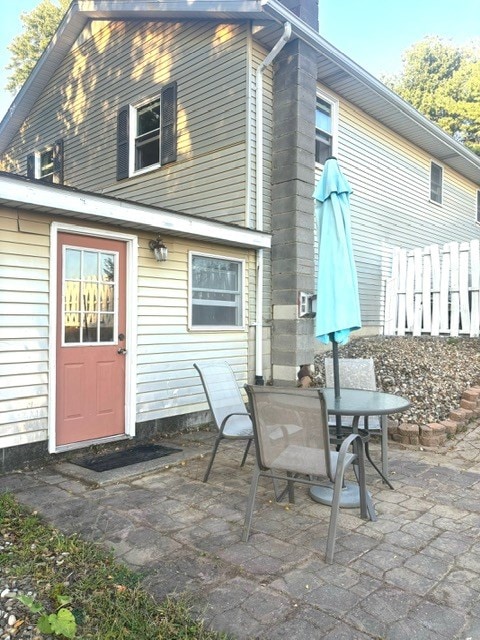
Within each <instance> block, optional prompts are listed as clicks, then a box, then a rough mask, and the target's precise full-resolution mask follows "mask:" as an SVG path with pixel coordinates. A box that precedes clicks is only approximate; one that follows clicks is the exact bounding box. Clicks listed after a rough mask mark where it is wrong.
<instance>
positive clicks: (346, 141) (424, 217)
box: [312, 101, 478, 327]
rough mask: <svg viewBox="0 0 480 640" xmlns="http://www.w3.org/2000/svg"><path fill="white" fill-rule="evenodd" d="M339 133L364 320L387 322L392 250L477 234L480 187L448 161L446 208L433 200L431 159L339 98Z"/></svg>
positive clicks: (368, 323)
mask: <svg viewBox="0 0 480 640" xmlns="http://www.w3.org/2000/svg"><path fill="white" fill-rule="evenodd" d="M338 137H339V150H338V160H339V164H340V167H341V169H342V172H343V173H344V174H345V176H346V178H347V179H348V181H349V183H350V186H351V187H352V190H353V193H352V195H351V198H350V204H351V213H352V241H353V252H354V256H355V262H356V265H357V270H358V280H359V290H360V300H361V309H362V323H363V326H364V327H368V326H371V327H379V326H381V324H382V319H383V305H384V281H385V278H387V277H389V276H390V268H391V255H392V248H393V247H394V246H401V247H404V248H407V249H411V248H414V247H419V246H420V247H421V246H424V245H427V244H443V243H445V242H450V241H461V240H469V239H472V238H475V237H477V236H478V227H477V226H476V225H475V221H474V218H473V217H472V199H473V198H474V197H475V195H474V194H475V193H476V187H475V185H473V184H472V183H470V182H469V181H467V180H466V179H464V178H462V177H461V176H459V175H458V174H456V173H455V172H454V171H453V170H452V169H450V168H449V167H444V174H443V206H442V207H439V206H438V205H436V204H435V203H432V202H430V200H429V188H430V162H431V157H430V156H429V155H428V154H427V153H425V152H423V151H422V150H421V149H418V148H416V147H414V146H413V145H411V144H410V143H407V142H406V141H405V140H404V139H402V138H401V137H400V136H398V135H396V134H394V133H392V132H391V131H390V130H388V129H387V128H386V127H384V126H380V125H379V124H378V122H376V121H375V120H373V119H372V118H370V117H369V116H367V115H366V114H364V113H363V112H361V111H359V110H358V109H357V108H355V107H354V106H353V105H351V104H349V103H346V102H344V101H340V103H339V136H338ZM312 210H313V205H312Z"/></svg>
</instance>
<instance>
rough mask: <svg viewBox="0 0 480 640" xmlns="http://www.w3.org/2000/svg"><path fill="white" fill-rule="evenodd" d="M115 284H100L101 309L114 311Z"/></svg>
mask: <svg viewBox="0 0 480 640" xmlns="http://www.w3.org/2000/svg"><path fill="white" fill-rule="evenodd" d="M113 305H114V299H113V284H101V285H100V309H99V310H100V311H113Z"/></svg>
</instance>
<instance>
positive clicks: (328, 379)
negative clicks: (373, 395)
mask: <svg viewBox="0 0 480 640" xmlns="http://www.w3.org/2000/svg"><path fill="white" fill-rule="evenodd" d="M338 365H339V375H340V387H343V388H345V389H363V390H365V391H376V390H377V383H376V380H375V364H374V362H373V358H340V359H339V361H338ZM325 386H326V387H331V388H333V359H332V358H325ZM352 422H353V418H352V417H351V416H342V427H345V428H347V429H351V428H352ZM335 424H336V423H335V417H334V416H332V417H331V418H330V425H331V426H333V425H335ZM358 426H359V428H360V429H366V430H367V431H368V432H369V433H370V432H373V433H377V434H379V435H380V443H381V462H382V473H381V474H380V475H382V476H383V479H384V481H385V482H386V483H387V484H388V486H389V487H390V488H391V489H393V486H392V485H391V483H390V481H389V480H388V423H387V416H373V417H370V418H368V422H367V423H365V419H364V418H363V417H361V418H360V420H359V422H358ZM366 454H367V457H368V459H369V461H370V462H371V464H372V465H373V466H374V467H375V469H377V471H379V470H378V468H377V466H376V464H375V463H374V462H372V459H371V458H370V453H369V450H368V445H367V448H366Z"/></svg>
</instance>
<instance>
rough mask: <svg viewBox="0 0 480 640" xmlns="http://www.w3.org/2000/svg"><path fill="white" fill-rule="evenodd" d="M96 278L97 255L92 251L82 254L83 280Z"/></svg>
mask: <svg viewBox="0 0 480 640" xmlns="http://www.w3.org/2000/svg"><path fill="white" fill-rule="evenodd" d="M97 277H98V253H97V252H93V251H84V252H83V279H84V280H96V279H97Z"/></svg>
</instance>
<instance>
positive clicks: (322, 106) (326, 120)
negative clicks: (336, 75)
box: [315, 94, 338, 164]
mask: <svg viewBox="0 0 480 640" xmlns="http://www.w3.org/2000/svg"><path fill="white" fill-rule="evenodd" d="M337 110H338V108H337V101H336V100H333V99H331V98H329V97H328V96H326V95H323V94H322V95H317V104H316V110H315V162H317V163H319V164H325V160H326V159H327V158H328V157H330V156H332V155H335V154H336V143H337V141H336V130H337Z"/></svg>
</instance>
